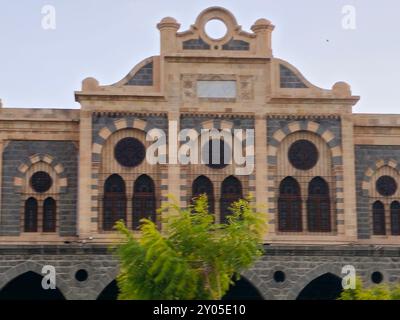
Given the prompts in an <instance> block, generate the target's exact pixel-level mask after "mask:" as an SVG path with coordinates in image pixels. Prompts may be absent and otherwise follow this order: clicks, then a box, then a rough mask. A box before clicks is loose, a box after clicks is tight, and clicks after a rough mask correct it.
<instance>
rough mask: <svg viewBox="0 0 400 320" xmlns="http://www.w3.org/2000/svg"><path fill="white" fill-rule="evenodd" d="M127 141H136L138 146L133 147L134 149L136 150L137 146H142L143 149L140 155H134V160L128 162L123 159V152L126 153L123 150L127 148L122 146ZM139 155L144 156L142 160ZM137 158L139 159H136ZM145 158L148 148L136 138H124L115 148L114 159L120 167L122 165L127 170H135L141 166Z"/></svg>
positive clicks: (137, 153) (136, 153)
mask: <svg viewBox="0 0 400 320" xmlns="http://www.w3.org/2000/svg"><path fill="white" fill-rule="evenodd" d="M127 141H134V143H137V145H136V146H133V147H134V148H135V147H137V146H140V148H141V150H140V153H139V152H135V153H134V155H135V159H134V160H128V161H126V160H124V159H123V158H121V157H122V156H123V155H122V152H124V151H126V150H123V149H127V148H126V147H123V145H122V144H123V143H124V142H127ZM127 143H129V142H127ZM139 154H142V156H141V157H140V159H139V157H138V155H139ZM125 157H126V155H125ZM136 158H138V159H136ZM145 158H146V147H145V145H144V144H143V143H142V142H141V141H140V140H139V139H137V138H135V137H125V138H122V139H120V140H119V141H118V142H117V143H116V144H115V146H114V159H115V160H116V161H117V162H118V164H119V165H121V166H123V167H125V168H135V167H137V166H139V165H141V164H142V163H143V161H144V159H145Z"/></svg>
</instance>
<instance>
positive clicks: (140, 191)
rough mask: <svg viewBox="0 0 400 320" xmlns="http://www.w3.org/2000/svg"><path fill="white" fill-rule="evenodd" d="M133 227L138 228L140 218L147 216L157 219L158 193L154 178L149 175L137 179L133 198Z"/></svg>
mask: <svg viewBox="0 0 400 320" xmlns="http://www.w3.org/2000/svg"><path fill="white" fill-rule="evenodd" d="M132 208H133V213H132V227H133V229H137V228H138V227H139V226H140V220H141V219H143V218H147V219H150V220H152V221H153V222H155V221H156V195H155V188H154V182H153V180H152V179H151V178H150V177H149V176H147V175H145V174H144V175H141V176H140V177H139V178H137V179H136V181H135V185H134V192H133V199H132Z"/></svg>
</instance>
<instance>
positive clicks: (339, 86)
mask: <svg viewBox="0 0 400 320" xmlns="http://www.w3.org/2000/svg"><path fill="white" fill-rule="evenodd" d="M332 91H333V93H334V94H335V95H337V96H340V97H350V96H351V87H350V85H349V84H347V83H346V82H343V81H340V82H336V83H335V84H334V85H333V86H332Z"/></svg>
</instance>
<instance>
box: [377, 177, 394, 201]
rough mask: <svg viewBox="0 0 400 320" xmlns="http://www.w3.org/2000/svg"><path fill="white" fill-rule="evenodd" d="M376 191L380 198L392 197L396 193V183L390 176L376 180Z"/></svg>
mask: <svg viewBox="0 0 400 320" xmlns="http://www.w3.org/2000/svg"><path fill="white" fill-rule="evenodd" d="M376 190H377V191H378V192H379V193H380V194H381V195H382V196H386V197H388V196H392V195H394V194H395V193H396V191H397V183H396V180H394V179H393V178H392V177H391V176H382V177H380V178H379V179H378V180H376Z"/></svg>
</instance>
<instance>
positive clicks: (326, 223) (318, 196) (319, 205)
mask: <svg viewBox="0 0 400 320" xmlns="http://www.w3.org/2000/svg"><path fill="white" fill-rule="evenodd" d="M307 225H308V231H310V232H330V231H331V201H330V196H329V186H328V183H327V182H326V181H325V180H324V179H323V178H321V177H316V178H314V179H312V180H311V182H310V184H309V186H308V200H307Z"/></svg>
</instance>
